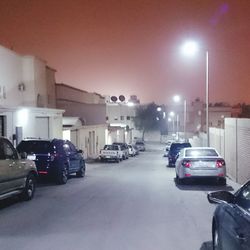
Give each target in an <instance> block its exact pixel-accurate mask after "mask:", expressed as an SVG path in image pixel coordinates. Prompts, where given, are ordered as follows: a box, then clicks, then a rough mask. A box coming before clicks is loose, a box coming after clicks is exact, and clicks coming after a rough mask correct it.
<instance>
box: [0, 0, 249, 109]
mask: <svg viewBox="0 0 250 250" xmlns="http://www.w3.org/2000/svg"><path fill="white" fill-rule="evenodd" d="M249 13H250V1H235V0H230V1H220V0H218V1H211V0H203V1H197V0H188V1H183V0H175V1H166V0H162V1H160V0H154V1H153V0H131V1H129V0H121V1H116V0H109V1H108V0H102V1H100V0H91V1H89V0H74V1H70V0H60V1H59V0H43V1H30V0H22V1H19V0H1V1H0V44H1V45H3V46H5V47H8V48H12V49H13V50H14V51H16V52H18V53H21V54H33V55H37V56H39V57H40V58H43V59H44V60H46V61H47V63H48V65H49V66H51V67H52V68H55V69H56V70H57V73H56V79H57V82H59V83H62V82H63V83H65V84H68V85H72V86H74V87H77V88H80V89H84V90H87V91H90V92H98V93H100V94H107V95H120V94H123V95H125V96H129V95H132V94H136V95H137V96H138V97H139V99H140V100H141V101H142V102H149V101H155V102H157V103H167V102H170V101H171V100H172V96H173V95H174V94H180V95H182V96H185V98H186V99H187V100H188V101H192V100H194V99H195V98H196V97H200V98H201V99H203V100H204V99H205V50H208V51H209V88H210V92H209V94H210V102H228V103H232V104H235V103H238V102H246V103H250V74H249V72H250V63H249V62H250V42H249V41H250V26H249V23H250V18H249ZM186 39H196V40H197V41H198V42H200V44H201V46H202V48H201V49H200V51H199V54H197V56H196V57H195V58H192V59H190V58H185V57H183V56H182V55H181V53H180V46H181V45H182V43H183V42H184V41H185V40H186Z"/></svg>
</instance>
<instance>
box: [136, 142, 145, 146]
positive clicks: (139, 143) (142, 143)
mask: <svg viewBox="0 0 250 250" xmlns="http://www.w3.org/2000/svg"><path fill="white" fill-rule="evenodd" d="M135 144H136V145H144V142H136V143H135Z"/></svg>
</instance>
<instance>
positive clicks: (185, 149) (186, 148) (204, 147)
mask: <svg viewBox="0 0 250 250" xmlns="http://www.w3.org/2000/svg"><path fill="white" fill-rule="evenodd" d="M190 149H194V150H195V149H196V150H197V149H213V150H215V151H217V150H216V149H215V148H213V147H191V148H184V150H190Z"/></svg>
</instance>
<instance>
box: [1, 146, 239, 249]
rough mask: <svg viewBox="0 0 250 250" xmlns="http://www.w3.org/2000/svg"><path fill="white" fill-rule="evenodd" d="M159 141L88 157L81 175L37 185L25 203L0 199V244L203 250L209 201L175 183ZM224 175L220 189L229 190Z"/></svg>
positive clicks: (200, 188) (204, 188)
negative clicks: (129, 151) (124, 152)
mask: <svg viewBox="0 0 250 250" xmlns="http://www.w3.org/2000/svg"><path fill="white" fill-rule="evenodd" d="M162 148H163V146H162V145H161V146H159V145H158V146H157V145H154V146H151V147H148V150H147V151H146V152H143V153H141V154H140V155H139V156H137V157H134V158H130V159H129V160H126V161H123V162H121V163H89V164H87V173H86V178H85V179H78V178H75V177H73V178H71V179H70V180H69V181H68V183H67V184H66V185H63V186H57V185H54V184H52V183H42V184H39V187H38V188H37V192H36V195H35V197H34V199H33V200H32V201H30V202H17V201H15V200H14V201H13V200H11V201H5V202H4V203H3V204H2V203H1V205H0V244H1V245H0V246H1V247H0V248H1V250H17V249H23V250H56V249H60V250H69V249H70V250H74V249H77V250H78V249H85V250H199V249H201V250H208V249H211V232H210V231H211V218H212V214H213V211H214V208H215V205H211V204H209V203H208V201H207V199H206V194H207V192H208V191H213V190H218V189H221V187H220V186H216V185H208V184H209V183H207V184H203V185H202V183H199V182H198V183H193V184H192V185H183V186H176V184H175V181H174V177H175V172H174V169H173V168H167V167H166V165H167V160H166V158H163V157H162V155H163V151H162ZM236 187H237V185H236V184H235V183H233V182H231V181H230V180H229V181H228V186H227V187H225V188H224V189H226V190H230V191H233V189H235V188H236Z"/></svg>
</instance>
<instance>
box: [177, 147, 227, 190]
mask: <svg viewBox="0 0 250 250" xmlns="http://www.w3.org/2000/svg"><path fill="white" fill-rule="evenodd" d="M175 166H176V167H175V172H176V182H177V183H179V184H180V183H183V181H184V180H186V179H191V178H212V179H216V180H217V181H218V183H219V184H221V185H226V163H225V160H224V159H223V158H222V157H221V156H220V155H219V153H218V152H217V151H216V149H214V148H211V147H192V148H184V149H182V150H181V151H180V153H179V156H178V158H177V161H176V164H175Z"/></svg>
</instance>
